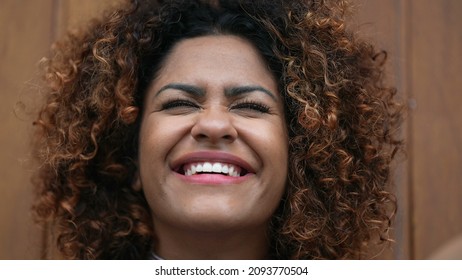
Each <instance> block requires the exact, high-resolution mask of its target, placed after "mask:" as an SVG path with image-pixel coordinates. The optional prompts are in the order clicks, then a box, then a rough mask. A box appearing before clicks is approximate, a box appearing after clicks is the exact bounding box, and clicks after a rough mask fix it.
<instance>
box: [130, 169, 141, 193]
mask: <svg viewBox="0 0 462 280" xmlns="http://www.w3.org/2000/svg"><path fill="white" fill-rule="evenodd" d="M132 189H133V190H134V191H137V192H139V191H141V190H142V189H143V187H142V186H141V179H140V173H139V171H136V172H135V175H134V176H133V181H132Z"/></svg>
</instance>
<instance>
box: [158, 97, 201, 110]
mask: <svg viewBox="0 0 462 280" xmlns="http://www.w3.org/2000/svg"><path fill="white" fill-rule="evenodd" d="M177 107H193V108H200V106H199V105H197V104H195V103H194V102H191V101H189V100H184V99H175V100H170V101H167V102H165V103H164V104H162V110H169V109H174V108H177Z"/></svg>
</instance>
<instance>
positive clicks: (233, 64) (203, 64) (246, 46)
mask: <svg viewBox="0 0 462 280" xmlns="http://www.w3.org/2000/svg"><path fill="white" fill-rule="evenodd" d="M201 75H202V78H208V79H214V78H218V77H221V78H223V79H226V78H231V77H233V78H234V79H238V80H239V79H240V80H242V82H244V81H245V80H246V79H247V80H249V79H250V81H248V82H254V83H255V82H260V83H266V82H269V80H271V81H272V82H274V77H273V75H272V73H271V71H270V70H269V67H268V66H267V63H266V62H265V60H264V59H263V57H262V55H261V54H260V53H259V51H258V50H257V48H256V47H254V46H253V45H252V43H250V42H249V41H247V40H246V39H243V38H240V37H237V36H232V35H215V36H203V37H197V38H192V39H185V40H182V41H180V42H178V43H177V44H176V45H175V46H174V47H173V48H172V50H171V51H170V53H169V54H168V55H167V57H166V59H165V61H164V63H163V64H162V67H161V68H160V70H159V73H158V77H157V78H158V79H165V78H168V77H170V78H172V77H176V78H181V77H184V78H193V77H197V76H201Z"/></svg>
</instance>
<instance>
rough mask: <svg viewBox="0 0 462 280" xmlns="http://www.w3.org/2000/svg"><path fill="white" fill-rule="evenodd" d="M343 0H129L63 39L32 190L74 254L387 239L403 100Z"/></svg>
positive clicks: (336, 249)
mask: <svg viewBox="0 0 462 280" xmlns="http://www.w3.org/2000/svg"><path fill="white" fill-rule="evenodd" d="M346 8H347V7H345V4H344V2H343V1H309V0H305V1H231V0H230V1H201V0H181V1H180V0H174V1H165V2H164V1H134V2H132V3H130V4H128V5H127V7H122V8H121V9H120V10H118V11H116V12H114V13H113V14H111V15H109V16H107V17H105V18H104V19H102V20H100V21H99V22H95V23H94V24H93V26H91V28H89V29H88V30H86V31H82V32H79V33H77V34H72V35H70V36H69V37H68V39H67V41H65V42H61V43H58V44H56V45H55V49H54V50H55V53H54V56H53V57H52V58H51V59H49V60H47V61H46V62H45V63H44V69H45V80H46V82H47V88H48V91H47V92H48V96H47V100H46V105H45V106H44V107H43V109H42V111H41V112H40V114H39V117H38V120H37V121H36V122H35V125H36V126H37V134H36V138H35V139H36V151H37V156H38V159H39V160H40V162H41V167H40V170H39V172H38V175H37V189H38V198H39V200H38V202H37V203H36V205H35V207H34V210H35V212H36V214H37V216H38V217H39V218H40V219H41V221H43V222H47V221H53V223H52V229H53V230H54V232H55V234H56V237H57V245H58V249H59V251H60V252H61V253H62V254H63V256H64V257H65V258H71V259H95V258H98V259H99V258H101V259H119V258H121V259H142V258H166V259H267V258H276V259H346V258H361V257H362V256H363V255H364V253H365V252H366V251H365V249H366V245H367V244H368V243H371V241H372V242H374V243H375V241H377V240H379V241H387V240H388V236H387V233H388V230H389V227H390V223H391V217H392V215H393V212H394V198H393V195H392V194H391V193H389V192H388V191H386V189H385V188H386V187H387V185H388V183H389V181H390V172H389V170H390V162H391V160H392V158H393V157H394V154H395V151H396V150H397V149H399V148H400V145H401V143H400V142H399V141H398V140H396V139H395V137H394V134H395V133H396V130H397V127H398V125H399V121H400V106H399V105H398V104H397V103H396V102H395V101H394V95H395V90H394V89H392V88H387V87H385V86H384V84H383V81H382V66H383V62H384V56H383V55H382V54H380V53H377V52H376V51H375V49H374V48H373V47H372V46H371V45H370V44H368V43H366V42H363V41H361V40H359V39H357V38H356V37H355V36H353V33H351V32H349V31H347V30H346V28H345V23H344V18H343V14H344V12H345V9H346Z"/></svg>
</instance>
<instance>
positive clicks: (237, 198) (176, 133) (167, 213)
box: [139, 35, 288, 259]
mask: <svg viewBox="0 0 462 280" xmlns="http://www.w3.org/2000/svg"><path fill="white" fill-rule="evenodd" d="M178 84H181V85H188V86H192V87H194V88H197V89H200V90H201V91H203V95H198V94H191V93H190V92H188V91H187V90H184V89H178V88H177V87H175V86H172V85H178ZM165 86H169V87H170V88H167V89H165ZM243 86H253V87H257V86H258V87H261V88H262V90H258V89H256V90H255V89H254V90H249V91H246V92H244V93H242V94H239V95H228V94H225V92H227V91H229V89H237V88H242V87H243ZM263 89H264V90H263ZM145 104H146V105H145V106H146V107H145V110H144V114H143V117H142V125H141V130H140V144H139V147H140V151H139V166H140V178H141V186H142V189H143V191H144V194H145V195H146V199H147V201H148V203H149V205H150V207H151V211H152V217H153V224H154V231H155V235H156V236H157V240H158V242H157V244H158V245H157V248H156V252H157V254H158V255H160V256H161V257H164V258H167V259H177V258H183V259H185V258H186V259H209V258H213V259H258V258H265V257H267V255H266V254H267V252H268V250H269V245H268V244H269V243H268V238H267V231H268V224H269V221H270V219H271V217H272V215H273V213H274V211H275V209H276V208H277V206H278V205H279V202H280V200H281V197H282V194H283V192H284V187H285V181H286V177H287V153H288V136H287V129H286V125H285V120H284V110H283V103H282V100H281V98H280V96H279V93H278V88H277V83H276V81H275V79H274V77H273V75H272V73H271V72H269V70H268V67H267V65H266V63H265V62H264V60H263V58H262V57H261V56H260V54H259V53H258V51H257V50H256V49H255V48H254V47H253V46H252V45H251V44H250V43H249V42H248V41H246V40H244V39H241V38H239V37H236V36H222V35H220V36H206V37H198V38H194V39H187V40H184V41H182V42H180V43H178V44H177V45H176V46H175V47H174V48H173V49H172V52H171V53H170V55H169V56H168V57H167V59H166V61H165V63H164V64H163V67H162V68H161V70H160V71H159V73H158V76H157V78H156V79H155V80H154V81H153V83H152V85H151V87H150V89H149V91H148V94H147V96H146V99H145ZM172 104H173V105H175V106H174V107H169V106H171V105H172ZM254 104H258V105H263V106H265V108H261V107H259V106H254ZM165 106H167V107H165ZM197 152H201V153H202V154H201V156H200V158H197V157H196V158H194V159H190V157H191V156H190V155H194V153H197ZM204 152H205V154H204ZM217 156H218V157H219V159H217V158H216V157H217ZM234 157H237V158H238V159H239V160H242V161H243V162H246V164H247V165H248V167H247V169H248V174H246V175H245V176H241V177H234V178H233V177H230V176H224V175H213V176H207V177H205V178H202V177H203V176H202V177H201V176H197V174H196V175H193V176H183V175H181V174H180V173H179V172H178V170H175V169H176V166H177V165H178V164H179V163H178V164H177V162H180V163H183V162H184V161H191V162H204V161H208V162H223V163H227V162H230V160H231V162H234V161H233V159H234ZM237 165H238V164H237ZM198 178H202V179H198Z"/></svg>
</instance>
